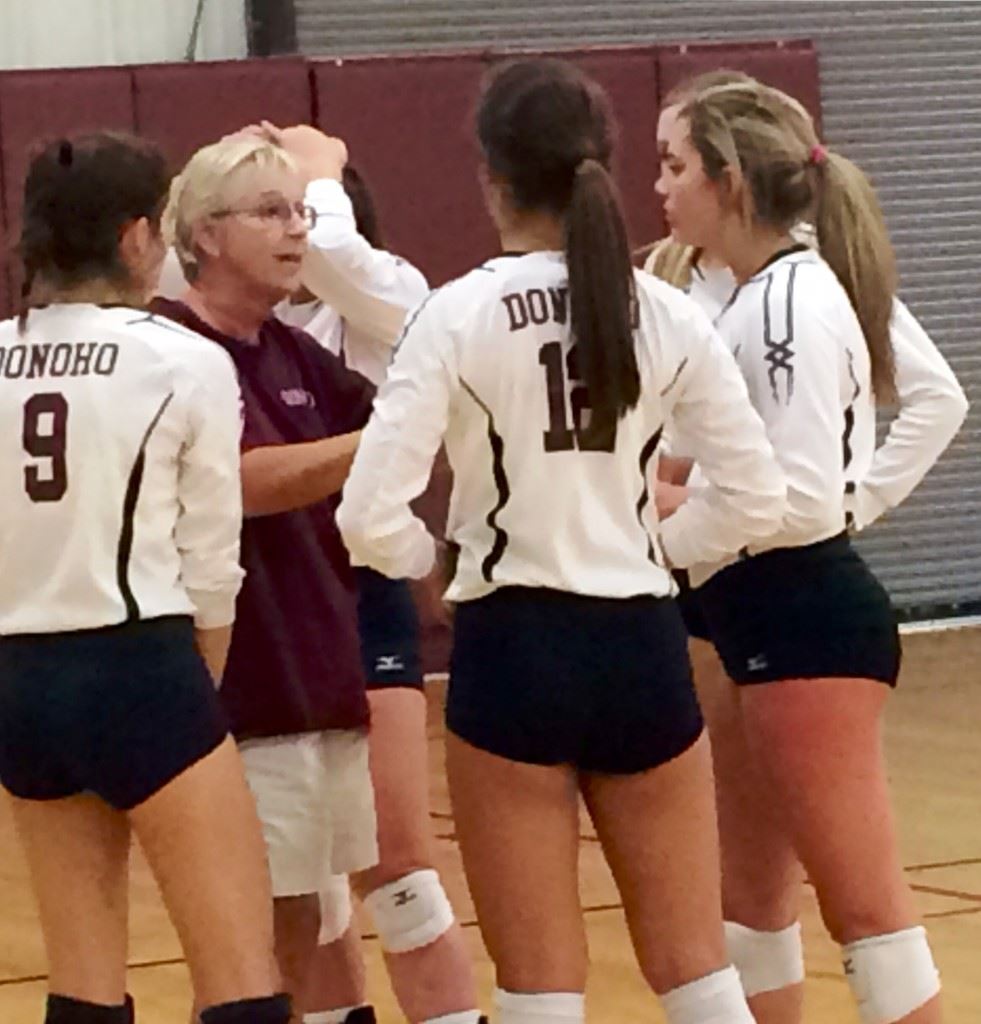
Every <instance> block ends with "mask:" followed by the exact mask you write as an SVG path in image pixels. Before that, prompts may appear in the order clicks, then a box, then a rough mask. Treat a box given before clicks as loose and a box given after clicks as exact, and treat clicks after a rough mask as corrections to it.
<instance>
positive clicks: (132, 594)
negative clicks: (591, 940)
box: [0, 133, 291, 1024]
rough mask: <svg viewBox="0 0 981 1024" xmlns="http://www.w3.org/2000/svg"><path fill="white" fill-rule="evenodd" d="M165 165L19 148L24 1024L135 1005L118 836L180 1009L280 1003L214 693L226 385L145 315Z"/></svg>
mask: <svg viewBox="0 0 981 1024" xmlns="http://www.w3.org/2000/svg"><path fill="white" fill-rule="evenodd" d="M169 181H170V176H169V174H168V172H167V167H166V162H165V160H164V158H163V156H162V154H161V153H160V152H159V150H157V149H156V148H155V147H154V146H152V145H151V144H149V143H146V142H144V141H142V140H140V139H137V138H133V137H129V136H123V135H115V134H108V133H107V134H97V135H91V136H84V137H82V138H79V139H76V140H69V139H63V140H61V141H59V142H55V143H53V144H51V145H49V146H47V147H46V148H45V149H43V150H42V151H41V152H40V153H39V154H38V155H37V156H36V157H35V158H34V160H33V161H32V163H31V166H30V170H29V172H28V176H27V182H26V185H25V190H24V210H23V229H22V234H21V241H20V256H21V259H22V261H23V265H24V283H23V288H22V292H21V297H22V311H21V314H20V317H19V318H18V319H17V320H8V321H5V322H3V323H0V491H2V494H3V503H2V505H0V579H2V580H3V586H2V588H0V784H2V785H3V787H4V788H5V789H6V790H8V792H9V793H10V795H11V797H12V798H13V799H12V800H11V802H10V803H11V807H12V810H13V815H14V819H15V821H16V824H17V830H18V832H19V834H20V838H21V840H22V843H23V846H24V852H25V854H26V857H27V860H28V864H29V867H30V873H31V877H32V880H33V886H34V891H35V896H36V898H37V901H38V904H39V908H40V916H41V919H42V923H43V927H44V940H45V948H46V952H47V957H48V964H49V976H48V985H49V990H50V994H49V996H48V1002H47V1014H46V1017H45V1019H46V1021H47V1024H93V1022H95V1021H98V1022H100V1024H132V1021H133V1020H134V1019H135V1018H134V1007H133V1000H132V998H131V997H129V996H127V995H126V992H125V974H126V972H125V967H126V962H125V961H126V941H127V922H126V889H127V885H128V858H129V848H130V832H131V831H132V833H133V834H135V836H136V837H137V838H138V840H139V842H140V845H141V847H142V848H143V851H144V853H145V854H146V859H147V861H148V863H149V865H150V867H151V870H152V871H153V873H154V876H155V878H156V880H157V883H158V884H159V887H160V890H161V892H162V893H163V897H164V901H165V903H166V906H167V910H168V912H169V913H170V917H171V920H172V921H173V923H174V925H175V927H176V930H177V933H178V934H179V935H180V936H181V940H182V943H183V946H184V951H185V954H186V956H187V959H188V966H189V968H190V973H191V977H192V979H193V983H194V999H195V1004H196V1006H197V1007H198V1009H199V1011H200V1018H201V1021H202V1024H234V1022H243V1021H248V1022H249V1024H286V1022H287V1021H288V1020H289V1019H290V1018H291V1007H290V1001H289V998H288V997H287V996H286V995H285V994H283V993H282V992H278V993H277V991H276V990H277V988H278V984H279V980H278V978H277V977H276V972H275V968H274V964H273V958H272V954H273V922H272V895H271V892H270V883H269V871H268V867H267V865H266V861H265V856H264V850H263V847H262V836H261V833H260V831H259V822H258V819H257V816H256V811H255V803H254V801H253V799H252V797H251V794H250V792H249V789H248V785H247V783H246V780H245V775H244V772H243V770H242V765H241V762H240V760H239V757H238V753H237V751H236V749H235V745H234V743H233V741H232V739H231V737H230V736H229V733H228V726H227V722H226V720H225V716H224V714H223V713H222V710H221V707H220V705H219V702H218V697H217V694H216V692H215V684H216V682H217V681H218V680H220V678H221V673H222V669H223V666H224V662H225V658H226V655H227V651H228V642H229V637H230V633H231V623H232V621H233V619H234V617H235V602H236V595H237V594H238V591H239V587H240V585H241V581H242V575H243V574H242V570H241V568H240V567H239V560H238V558H239V534H240V531H241V523H242V493H241V481H240V474H239V453H238V442H239V435H240V432H241V423H240V409H239V401H240V399H239V389H238V383H237V380H236V376H235V372H234V369H233V366H232V363H231V360H230V359H229V358H228V356H227V355H226V354H225V353H224V352H222V351H221V350H220V349H218V348H217V347H215V346H213V345H212V344H211V343H210V342H208V341H206V340H205V339H204V338H202V337H199V336H198V335H196V334H193V333H192V332H190V331H188V330H185V329H184V328H183V327H179V326H178V325H177V324H175V323H172V322H171V321H169V320H165V319H162V318H158V317H155V316H153V315H151V314H149V313H147V312H146V309H145V304H146V302H147V300H148V299H149V297H150V295H151V294H152V292H153V289H154V288H155V287H156V284H157V279H158V278H159V276H160V267H161V264H162V262H163V256H164V251H165V247H164V242H163V237H162V233H161V215H162V212H163V207H164V203H165V200H166V196H167V190H168V186H169ZM218 819H220V820H221V822H222V829H221V833H220V835H219V833H217V832H215V830H214V829H213V828H211V827H209V823H211V822H214V821H215V820H218ZM231 914H234V916H235V919H236V921H237V922H238V923H239V925H240V927H238V928H235V929H229V928H228V927H227V922H228V920H229V915H231Z"/></svg>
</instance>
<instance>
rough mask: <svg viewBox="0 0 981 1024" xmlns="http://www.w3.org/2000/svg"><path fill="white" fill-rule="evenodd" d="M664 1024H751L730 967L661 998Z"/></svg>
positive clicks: (747, 1010)
mask: <svg viewBox="0 0 981 1024" xmlns="http://www.w3.org/2000/svg"><path fill="white" fill-rule="evenodd" d="M661 1008H662V1009H663V1010H664V1015H665V1017H667V1019H668V1024H753V1015H752V1014H751V1013H750V1012H749V1007H748V1006H747V1005H746V996H745V994H744V993H743V990H742V986H741V985H740V984H739V975H738V974H737V973H736V969H735V968H734V967H726V968H725V969H724V970H721V971H716V972H715V973H714V974H708V975H706V976H705V977H704V978H699V979H698V981H691V982H689V983H688V984H687V985H681V986H679V987H678V988H673V989H671V991H670V992H665V993H664V995H663V996H661Z"/></svg>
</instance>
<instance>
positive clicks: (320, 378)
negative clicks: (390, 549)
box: [152, 299, 374, 739]
mask: <svg viewBox="0 0 981 1024" xmlns="http://www.w3.org/2000/svg"><path fill="white" fill-rule="evenodd" d="M152 308H153V311H154V312H155V313H158V314H160V315H162V316H166V317H169V318H170V319H171V320H176V321H177V322H178V323H181V324H183V325H184V326H185V327H188V328H189V329H190V330H192V331H195V332H196V333H198V334H201V335H203V336H204V337H206V338H210V339H211V340H213V341H216V342H217V343H218V344H219V345H221V346H222V347H223V348H224V349H225V350H226V351H227V352H228V353H229V355H231V357H232V359H233V360H234V361H235V365H236V367H237V368H238V376H239V384H240V386H241V388H242V401H243V405H244V430H243V437H242V450H243V451H247V450H248V449H250V448H257V447H260V446H264V445H274V444H296V443H299V442H303V441H317V440H320V439H321V438H324V437H330V436H332V435H336V434H346V433H349V432H350V431H353V430H360V429H361V428H362V427H363V426H364V425H365V424H366V423H367V421H368V416H369V415H370V413H371V402H372V398H373V397H374V388H373V387H372V386H371V384H369V383H368V381H367V380H365V378H364V377H362V376H360V374H357V373H354V372H353V371H352V370H348V369H347V368H345V366H344V364H343V363H342V362H341V361H340V360H339V359H338V358H337V357H336V356H334V355H332V354H331V353H330V352H328V351H326V350H325V349H324V348H322V347H321V346H320V345H319V344H317V342H316V341H314V340H313V338H311V337H309V335H307V334H304V332H303V331H300V330H298V329H296V328H293V327H288V326H287V325H286V324H284V323H282V322H281V321H279V320H277V319H276V318H275V317H270V318H269V319H268V320H266V322H265V323H264V324H263V325H262V327H261V329H260V331H259V341H258V343H252V342H245V341H240V340H238V339H236V338H231V337H228V336H227V335H224V334H221V333H220V332H218V331H216V330H215V329H214V328H212V327H210V326H209V325H208V324H206V323H204V321H202V320H201V319H200V318H199V317H198V316H196V315H195V314H194V313H193V312H192V311H191V310H190V309H189V308H188V307H187V306H185V305H184V304H183V303H180V302H172V301H169V300H165V299H156V300H154V303H153V307H152ZM339 501H340V495H335V496H333V497H331V498H327V499H326V500H324V501H321V502H318V503H317V504H315V505H309V506H307V507H306V508H303V509H299V510H297V511H295V512H282V513H279V514H277V515H269V516H250V517H248V518H246V520H245V524H244V526H243V530H242V565H243V567H244V569H245V571H246V577H245V583H244V585H243V587H242V591H241V593H240V594H239V598H238V605H237V610H236V619H235V628H234V630H233V633H232V646H231V650H230V651H229V655H228V665H227V667H226V669H225V675H224V678H223V681H222V686H221V697H222V700H223V701H224V704H225V708H226V710H227V711H228V714H229V716H230V718H231V725H232V730H233V732H234V734H235V736H236V737H237V738H238V739H246V738H248V737H255V736H282V735H290V734H294V733H301V732H312V731H314V730H320V729H352V728H358V727H363V726H366V725H367V724H368V702H367V698H366V696H365V685H364V676H363V672H362V668H361V655H360V648H359V638H358V619H357V594H356V589H355V581H354V574H353V572H352V571H351V565H350V562H349V560H348V555H347V551H346V549H345V548H344V544H343V542H342V541H341V537H340V534H339V533H338V530H337V525H336V523H335V521H334V513H335V511H336V509H337V505H338V504H339Z"/></svg>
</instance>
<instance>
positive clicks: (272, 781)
mask: <svg viewBox="0 0 981 1024" xmlns="http://www.w3.org/2000/svg"><path fill="white" fill-rule="evenodd" d="M239 751H240V752H241V755H242V761H243V762H244V764H245V777H246V778H247V779H248V782H249V787H250V788H251V790H252V793H253V795H254V796H255V802H256V809H257V810H258V812H259V821H260V822H261V823H262V832H263V835H264V837H265V840H266V850H267V853H268V857H269V872H270V874H271V875H272V891H273V896H275V897H282V896H307V895H311V894H314V893H320V892H322V891H323V890H324V889H325V887H326V885H327V884H328V881H329V879H330V877H331V876H332V875H340V874H350V873H351V872H353V871H363V870H364V869H365V868H370V867H373V866H374V865H375V864H377V863H378V835H377V825H376V820H375V793H374V789H373V788H372V785H371V773H370V771H369V767H368V735H367V733H366V732H363V731H361V730H354V729H351V730H344V729H337V730H329V731H325V732H313V733H303V734H302V735H299V736H274V737H271V738H268V739H265V738H263V739H255V740H245V741H244V742H242V743H240V744H239Z"/></svg>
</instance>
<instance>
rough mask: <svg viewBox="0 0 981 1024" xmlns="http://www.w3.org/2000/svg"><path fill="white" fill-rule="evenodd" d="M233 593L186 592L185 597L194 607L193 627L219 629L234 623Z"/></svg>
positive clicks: (211, 591)
mask: <svg viewBox="0 0 981 1024" xmlns="http://www.w3.org/2000/svg"><path fill="white" fill-rule="evenodd" d="M237 591H238V587H237V586H236V588H235V591H234V592H232V593H228V592H227V591H222V592H221V593H216V592H215V591H213V590H188V591H187V596H188V597H189V598H190V600H191V603H192V604H193V605H194V625H195V627H196V628H197V629H221V627H222V626H230V625H231V624H232V623H233V622H234V621H235V598H236V596H237Z"/></svg>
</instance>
